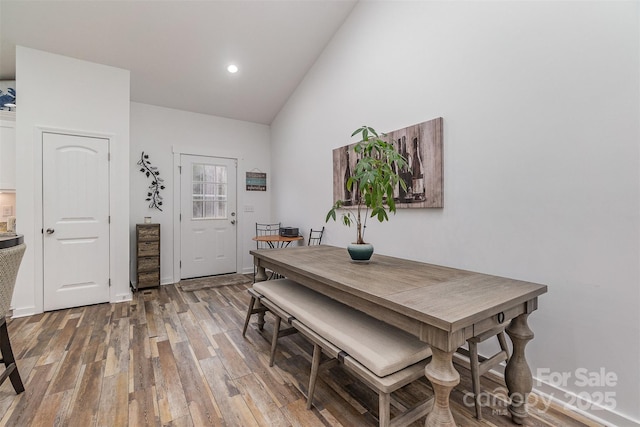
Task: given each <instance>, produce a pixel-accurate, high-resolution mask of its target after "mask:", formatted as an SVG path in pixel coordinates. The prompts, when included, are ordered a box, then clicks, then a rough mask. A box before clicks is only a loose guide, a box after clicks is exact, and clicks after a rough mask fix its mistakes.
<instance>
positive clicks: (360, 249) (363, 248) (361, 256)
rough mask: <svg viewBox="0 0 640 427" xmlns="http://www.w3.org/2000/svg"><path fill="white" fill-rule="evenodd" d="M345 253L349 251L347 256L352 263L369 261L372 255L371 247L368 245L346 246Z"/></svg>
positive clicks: (352, 244) (354, 244) (353, 244)
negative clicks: (349, 256)
mask: <svg viewBox="0 0 640 427" xmlns="http://www.w3.org/2000/svg"><path fill="white" fill-rule="evenodd" d="M347 251H349V255H351V259H352V260H354V261H369V259H370V258H371V255H373V245H370V244H369V243H363V244H356V243H351V244H350V245H348V246H347Z"/></svg>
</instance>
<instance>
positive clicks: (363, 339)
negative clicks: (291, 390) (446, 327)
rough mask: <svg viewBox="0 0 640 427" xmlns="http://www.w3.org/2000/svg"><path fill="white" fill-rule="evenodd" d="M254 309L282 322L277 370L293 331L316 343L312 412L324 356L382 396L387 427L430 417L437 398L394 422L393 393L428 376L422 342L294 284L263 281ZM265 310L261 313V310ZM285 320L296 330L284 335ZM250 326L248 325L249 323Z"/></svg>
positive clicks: (309, 402) (257, 287)
mask: <svg viewBox="0 0 640 427" xmlns="http://www.w3.org/2000/svg"><path fill="white" fill-rule="evenodd" d="M249 294H250V295H251V297H252V304H251V308H250V309H249V312H248V313H247V320H248V318H249V316H250V315H251V313H252V312H259V311H256V310H255V309H253V306H254V304H253V303H255V302H256V301H259V302H260V304H259V306H262V307H264V308H266V309H267V310H268V311H270V312H271V313H273V315H274V316H275V319H276V323H275V325H274V332H273V337H272V341H271V357H270V365H273V362H274V358H275V351H276V345H277V339H278V338H279V337H280V336H283V335H288V334H289V333H291V332H292V331H295V332H299V333H301V334H302V335H304V336H305V337H306V338H307V339H308V340H309V341H310V342H311V343H313V346H314V350H313V360H312V363H311V374H310V379H309V393H308V396H307V408H309V409H310V408H311V405H312V402H313V393H314V389H315V383H316V378H317V375H318V371H319V369H320V359H321V355H322V353H324V354H325V355H327V356H329V358H330V361H332V362H334V363H335V361H336V360H337V361H338V362H341V363H342V364H343V365H344V366H345V367H346V368H347V369H348V370H349V371H350V372H352V373H353V374H354V375H355V376H356V377H358V378H359V379H360V380H362V381H363V382H364V383H365V384H367V385H368V386H369V387H370V388H372V389H373V390H375V391H376V392H377V393H378V398H379V399H378V400H379V409H378V411H379V423H380V426H381V427H383V426H384V427H386V426H405V425H408V424H411V423H412V422H414V421H416V420H417V419H419V418H421V417H423V416H424V415H426V414H427V413H428V412H429V411H430V410H431V408H432V406H433V399H429V400H427V401H424V402H420V403H418V404H417V405H415V406H414V407H412V408H409V409H407V410H406V411H405V412H403V413H402V414H400V415H398V416H396V417H394V419H393V420H391V414H390V404H391V393H393V392H394V391H396V390H398V389H400V388H401V387H404V386H405V385H407V384H409V383H411V382H413V381H415V380H417V379H419V378H422V377H424V372H425V366H426V364H427V362H428V361H429V359H430V356H431V349H430V348H429V346H428V345H427V344H425V343H423V342H422V341H420V340H418V339H417V338H416V337H414V336H412V335H410V334H408V333H407V332H405V331H402V330H400V329H398V328H395V327H393V326H391V325H388V324H386V323H384V322H382V321H380V320H377V319H375V318H373V317H371V316H369V315H367V314H365V313H362V312H360V311H358V310H355V309H353V308H351V307H348V306H346V305H344V304H342V303H339V302H337V301H335V300H333V299H331V298H329V297H326V296H324V295H321V294H319V293H317V292H315V291H313V290H311V289H309V288H306V287H304V286H302V285H300V284H298V283H296V282H294V281H292V280H289V279H278V280H269V281H265V282H258V283H255V284H254V285H253V288H252V289H249ZM257 310H260V309H257ZM282 320H285V321H286V322H287V323H288V324H289V325H291V328H290V329H286V330H284V331H281V330H280V324H281V321H282ZM245 323H248V322H245Z"/></svg>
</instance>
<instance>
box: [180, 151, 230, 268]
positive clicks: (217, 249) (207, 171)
mask: <svg viewBox="0 0 640 427" xmlns="http://www.w3.org/2000/svg"><path fill="white" fill-rule="evenodd" d="M236 169H237V162H236V160H235V159H224V158H218V157H208V156H190V155H185V154H183V155H181V156H180V171H181V172H180V211H181V212H180V218H181V220H180V278H181V279H189V278H193V277H203V276H212V275H217V274H226V273H235V272H236V220H237V218H236Z"/></svg>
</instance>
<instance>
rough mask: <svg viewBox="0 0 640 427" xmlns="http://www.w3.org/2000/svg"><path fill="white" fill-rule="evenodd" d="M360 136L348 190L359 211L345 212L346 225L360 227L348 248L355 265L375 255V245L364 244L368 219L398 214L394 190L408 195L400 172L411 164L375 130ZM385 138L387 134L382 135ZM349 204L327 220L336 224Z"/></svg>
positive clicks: (338, 204)
mask: <svg viewBox="0 0 640 427" xmlns="http://www.w3.org/2000/svg"><path fill="white" fill-rule="evenodd" d="M356 135H360V137H361V140H360V141H359V142H358V143H357V144H355V145H354V147H353V152H354V153H355V157H356V158H357V159H358V160H357V163H356V165H355V168H354V169H353V172H352V173H351V174H350V176H349V177H348V178H347V182H346V190H347V191H348V192H349V193H351V194H352V197H353V205H354V206H355V209H345V210H344V211H342V214H341V218H342V223H343V224H344V225H346V226H348V227H350V226H351V224H352V223H353V224H355V226H356V241H355V242H354V243H353V244H351V245H349V246H348V247H347V250H348V251H349V254H350V255H351V258H352V259H353V260H355V261H368V260H369V258H371V255H372V254H373V245H371V244H368V243H366V242H365V240H364V233H365V230H366V227H367V219H368V218H376V219H377V220H378V221H380V222H383V221H388V220H389V215H388V212H393V213H394V214H395V212H396V203H395V200H394V189H395V188H397V186H398V185H400V186H401V187H402V188H403V189H404V190H405V191H406V189H407V185H406V183H405V182H404V181H403V180H401V179H400V175H399V174H398V171H399V170H401V169H404V168H406V167H407V160H406V159H405V158H404V157H402V155H401V154H400V153H399V152H398V151H397V150H396V149H395V147H394V146H393V144H392V143H389V142H387V141H385V140H384V139H382V138H381V137H380V136H379V135H378V133H377V132H376V130H375V129H373V128H371V127H369V126H362V127H360V128H358V129H356V130H355V131H354V132H353V133H352V134H351V136H352V137H353V136H356ZM382 136H383V137H384V136H385V135H384V134H383V135H382ZM343 206H345V202H344V201H343V200H338V201H336V202H335V204H334V205H333V206H332V207H331V209H330V210H329V212H328V213H327V217H326V219H325V221H326V222H328V221H329V219H332V218H333V220H334V221H335V220H336V211H337V210H338V209H341V208H343Z"/></svg>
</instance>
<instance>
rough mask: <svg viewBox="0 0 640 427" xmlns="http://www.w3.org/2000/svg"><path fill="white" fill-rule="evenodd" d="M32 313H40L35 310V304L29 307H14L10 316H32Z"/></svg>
mask: <svg viewBox="0 0 640 427" xmlns="http://www.w3.org/2000/svg"><path fill="white" fill-rule="evenodd" d="M34 314H40V313H38V312H37V311H36V306H35V305H33V306H30V307H21V308H15V309H13V314H12V315H11V317H12V318H17V317H27V316H33V315H34Z"/></svg>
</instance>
